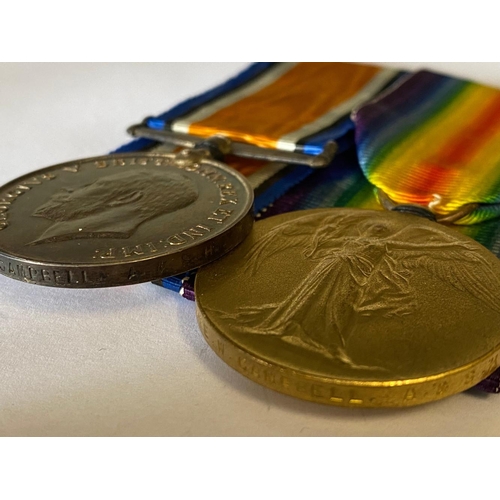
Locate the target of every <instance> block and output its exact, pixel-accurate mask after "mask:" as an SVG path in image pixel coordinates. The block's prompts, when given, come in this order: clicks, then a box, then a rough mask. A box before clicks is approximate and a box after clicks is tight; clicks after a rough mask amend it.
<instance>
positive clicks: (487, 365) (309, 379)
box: [195, 208, 500, 408]
mask: <svg viewBox="0 0 500 500" xmlns="http://www.w3.org/2000/svg"><path fill="white" fill-rule="evenodd" d="M332 210H336V211H339V210H343V211H348V210H356V211H361V210H362V209H350V208H339V209H314V210H304V211H300V212H293V213H286V214H281V215H278V216H275V217H272V218H271V219H277V218H283V219H287V218H288V220H291V219H293V218H294V217H296V216H305V215H307V214H314V213H316V214H321V213H325V214H328V213H331V211H332ZM362 211H363V212H365V213H368V212H371V213H372V214H374V215H379V214H380V213H379V212H376V211H373V210H362ZM382 213H383V212H382ZM397 216H400V215H397ZM404 217H411V216H407V215H406V216H404ZM267 220H270V219H267ZM265 222H266V221H262V222H259V223H258V224H264V223H265ZM436 225H437V224H436ZM437 226H438V227H441V226H439V225H437ZM448 231H452V230H451V229H448ZM456 235H457V239H459V240H468V241H470V242H473V243H474V245H476V246H477V247H480V248H483V249H484V247H482V246H481V245H480V244H479V243H477V242H476V241H474V240H472V239H471V238H468V237H467V236H464V235H462V234H460V233H458V232H457V233H456ZM236 251H237V250H236ZM484 251H486V252H488V251H487V250H486V249H484ZM491 255H492V256H493V254H491ZM223 260H224V259H222V261H220V262H223ZM216 265H218V264H216ZM210 269H211V266H207V267H206V268H204V269H202V270H200V273H199V274H198V276H197V279H196V281H195V292H196V296H197V309H196V316H197V320H198V324H199V327H200V330H201V331H202V334H203V336H204V338H205V340H206V341H207V343H208V344H209V345H210V347H211V348H212V349H213V350H214V351H215V353H216V354H217V355H218V356H219V357H220V358H221V359H222V360H223V361H225V362H226V363H227V364H228V365H229V366H231V367H232V368H233V369H235V370H236V371H238V372H239V373H240V374H242V375H244V376H246V377H247V378H249V379H251V380H253V381H254V382H257V383H259V384H261V385H263V386H265V387H267V388H269V389H272V390H275V391H277V392H280V393H283V394H287V395H290V396H294V397H297V398H300V399H304V400H307V401H312V402H317V403H322V404H328V405H334V406H344V407H372V408H377V407H378V408H396V407H398V408H399V407H409V406H416V405H420V404H424V403H428V402H432V401H437V400H439V399H442V398H445V397H447V396H451V395H453V394H456V393H459V392H462V391H464V390H466V389H469V388H471V387H473V386H474V385H476V384H477V383H479V382H480V381H481V380H483V379H484V378H486V377H487V376H488V375H490V374H491V373H492V372H493V371H494V370H495V369H497V368H498V365H499V364H500V363H499V357H500V356H499V354H500V342H499V343H498V344H497V345H496V347H495V348H493V349H491V350H490V351H488V352H485V353H484V354H481V355H480V356H478V357H477V358H476V359H474V360H472V361H470V362H468V363H465V364H463V365H462V366H457V367H453V368H451V369H449V370H445V371H443V372H442V373H436V374H433V375H426V376H417V377H412V378H406V379H394V380H353V379H349V378H338V377H334V376H331V375H322V374H318V372H314V370H312V371H311V372H307V370H303V369H297V368H296V367H291V366H287V365H286V363H284V362H283V360H276V359H273V358H271V357H266V356H265V354H263V353H262V352H256V351H253V350H252V349H250V348H248V347H247V346H245V345H242V344H240V343H238V341H237V336H236V338H234V335H233V336H230V333H229V334H227V333H225V332H224V331H222V329H221V328H220V327H217V326H216V325H215V324H214V322H213V321H212V320H211V318H210V316H211V314H212V315H213V313H211V312H210V311H209V310H208V306H207V307H205V306H204V303H203V302H204V300H203V297H204V294H209V293H210V290H209V289H207V288H205V289H204V284H203V281H204V275H205V276H206V277H207V279H208V276H209V274H210V273H211V271H210ZM499 339H500V334H499Z"/></svg>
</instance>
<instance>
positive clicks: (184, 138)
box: [127, 124, 337, 168]
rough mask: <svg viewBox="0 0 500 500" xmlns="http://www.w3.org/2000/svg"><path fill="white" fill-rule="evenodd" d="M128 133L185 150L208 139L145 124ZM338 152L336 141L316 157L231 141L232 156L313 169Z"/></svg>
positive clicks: (327, 145) (323, 165) (134, 127)
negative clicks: (158, 128) (156, 128)
mask: <svg viewBox="0 0 500 500" xmlns="http://www.w3.org/2000/svg"><path fill="white" fill-rule="evenodd" d="M127 132H128V133H129V134H130V135H132V136H134V137H143V138H145V139H152V140H154V141H158V142H166V143H169V144H174V145H176V146H181V147H183V148H194V147H195V146H196V145H197V144H198V143H200V142H203V141H207V138H204V137H197V136H195V135H191V134H183V133H179V132H172V131H170V130H154V129H151V128H149V127H147V126H145V125H143V124H140V125H133V126H132V127H130V128H129V129H128V130H127ZM336 151H337V144H336V143H335V142H334V141H330V142H328V143H327V144H326V146H325V148H324V150H323V152H322V153H321V154H319V155H316V156H312V155H306V154H302V153H295V152H292V151H280V150H278V149H268V148H260V147H258V146H253V145H251V144H243V143H241V142H233V141H231V150H230V154H232V155H235V156H240V157H243V158H254V159H257V160H267V161H278V162H284V163H290V164H294V165H307V166H309V167H312V168H321V167H326V166H327V165H329V164H330V162H331V161H332V160H333V157H334V155H335V153H336Z"/></svg>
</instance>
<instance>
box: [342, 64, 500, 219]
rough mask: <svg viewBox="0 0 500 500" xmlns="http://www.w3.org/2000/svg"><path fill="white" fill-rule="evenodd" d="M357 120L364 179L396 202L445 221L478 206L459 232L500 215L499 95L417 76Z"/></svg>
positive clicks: (356, 116)
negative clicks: (415, 206) (425, 208)
mask: <svg viewBox="0 0 500 500" xmlns="http://www.w3.org/2000/svg"><path fill="white" fill-rule="evenodd" d="M352 119H353V121H354V123H355V138H356V145H357V149H358V157H359V162H360V165H361V168H362V170H363V172H364V174H365V175H366V177H367V179H368V180H369V181H370V182H371V183H372V184H373V185H375V186H377V187H378V188H380V189H382V190H383V191H384V192H385V193H386V194H387V195H388V196H389V197H390V198H391V199H393V200H394V201H395V202H397V203H413V204H418V205H424V206H428V207H431V208H432V210H433V211H434V212H435V213H436V214H441V215H446V214H450V213H453V212H454V211H457V210H459V209H461V208H462V207H464V206H471V207H474V205H476V204H478V206H477V207H475V208H473V210H472V211H471V213H470V214H468V215H467V216H465V217H464V218H462V219H461V220H460V221H457V223H458V224H475V223H478V222H481V221H484V220H488V219H491V218H495V217H498V216H499V215H500V90H498V89H495V88H492V87H488V86H485V85H480V84H478V83H474V82H470V81H466V80H461V79H458V78H454V77H450V76H445V75H441V74H437V73H433V72H430V71H419V72H417V73H415V74H413V75H409V76H408V77H407V78H403V79H400V80H399V81H398V82H397V83H395V84H394V85H393V86H391V88H389V89H387V90H386V91H385V92H383V93H382V94H381V95H380V96H378V98H376V99H374V100H373V101H371V102H369V103H367V104H364V105H363V106H361V107H360V108H359V109H357V110H356V111H355V112H354V113H353V115H352Z"/></svg>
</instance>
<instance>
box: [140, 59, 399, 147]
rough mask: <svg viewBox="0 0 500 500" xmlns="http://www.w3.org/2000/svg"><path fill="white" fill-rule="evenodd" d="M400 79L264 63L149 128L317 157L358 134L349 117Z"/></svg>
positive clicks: (332, 67) (367, 69)
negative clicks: (331, 144)
mask: <svg viewBox="0 0 500 500" xmlns="http://www.w3.org/2000/svg"><path fill="white" fill-rule="evenodd" d="M398 74H399V72H398V71H395V70H392V69H386V68H380V67H377V66H370V65H364V64H350V63H257V64H255V65H252V66H250V68H248V69H247V70H245V71H244V72H243V73H241V74H240V75H238V76H237V77H235V78H233V79H232V80H229V81H228V82H226V83H225V84H223V85H222V86H220V87H217V88H216V89H213V90H212V91H210V92H208V93H206V94H202V95H201V96H198V97H196V98H194V99H191V100H188V101H186V102H185V103H182V104H181V105H179V106H177V107H176V108H174V109H172V110H170V111H169V112H168V113H165V114H164V115H161V116H159V117H157V118H152V119H149V120H148V121H147V124H148V126H149V127H151V128H155V129H168V130H172V131H174V132H182V133H189V134H193V135H196V136H200V137H209V136H211V135H214V134H223V135H225V136H227V137H229V138H231V139H232V140H235V141H239V142H244V143H248V144H253V145H255V146H259V147H265V148H271V149H279V150H285V151H298V152H303V153H305V154H311V155H317V154H320V153H321V152H322V151H323V147H324V145H325V144H326V142H328V141H329V140H335V139H338V138H339V137H341V136H343V135H344V134H345V133H346V132H347V131H348V130H349V129H352V122H351V121H350V120H349V114H350V112H351V111H352V109H354V108H355V107H357V106H359V105H361V104H362V103H363V102H366V101H367V100H369V99H371V98H372V97H373V96H374V95H376V94H377V93H378V92H379V91H380V90H381V89H383V88H384V87H385V86H387V85H388V84H389V83H390V82H391V81H393V80H394V78H395V77H396V76H397V75H398Z"/></svg>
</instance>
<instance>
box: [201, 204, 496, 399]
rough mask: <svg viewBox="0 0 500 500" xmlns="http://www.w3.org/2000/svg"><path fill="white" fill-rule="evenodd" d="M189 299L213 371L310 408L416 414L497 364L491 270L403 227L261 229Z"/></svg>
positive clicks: (399, 222) (465, 250) (266, 223)
mask: <svg viewBox="0 0 500 500" xmlns="http://www.w3.org/2000/svg"><path fill="white" fill-rule="evenodd" d="M195 289H196V297H197V317H198V322H199V325H200V328H201V330H202V332H203V334H204V336H205V338H206V340H207V341H208V343H209V344H210V346H211V347H212V348H213V349H214V350H215V352H216V353H217V354H218V355H219V356H220V357H221V358H222V359H223V360H224V361H226V362H227V363H228V364H229V365H230V366H232V367H233V368H235V369H236V370H238V371H239V372H240V373H242V374H243V375H245V376H247V377H249V378H250V379H252V380H254V381H255V382H258V383H260V384H262V385H265V386H267V387H269V388H271V389H275V390H277V391H280V392H283V393H285V394H289V395H292V396H296V397H299V398H303V399H306V400H310V401H316V402H320V403H327V404H334V405H342V406H358V407H401V406H411V405H417V404H421V403H425V402H429V401H433V400H437V399H441V398H443V397H446V396H449V395H451V394H454V393H457V392H460V391H463V390H465V389H467V388H469V387H471V386H473V385H475V384H476V383H478V382H479V381H480V380H482V379H484V378H485V377H487V376H488V375H489V374H490V373H491V372H493V371H494V370H495V369H496V368H497V367H498V365H499V364H500V361H499V359H500V358H499V350H500V261H499V260H498V259H497V258H496V257H495V256H494V255H493V254H492V253H491V252H489V251H488V250H486V249H485V248H484V247H482V246H481V245H480V244H478V243H477V242H475V241H474V240H472V239H470V238H468V237H466V236H463V235H461V234H460V233H458V232H457V231H455V230H454V229H451V228H447V227H442V226H441V225H439V224H436V223H434V222H431V221H428V220H426V219H423V218H420V217H416V216H413V215H405V214H398V213H394V212H375V211H370V210H357V209H321V210H308V211H302V212H292V213H287V214H282V215H279V216H275V217H271V218H269V219H266V220H263V221H261V222H258V223H257V224H256V225H255V226H254V229H253V231H252V232H251V233H250V236H249V237H248V238H247V239H246V240H245V241H244V242H243V243H242V245H240V246H239V247H238V248H236V249H235V250H234V251H233V252H231V253H229V254H228V255H227V256H225V257H224V258H222V259H220V260H219V261H217V262H214V263H212V264H210V265H208V266H207V267H205V268H203V269H201V270H200V271H199V272H198V274H197V277H196V283H195Z"/></svg>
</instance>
